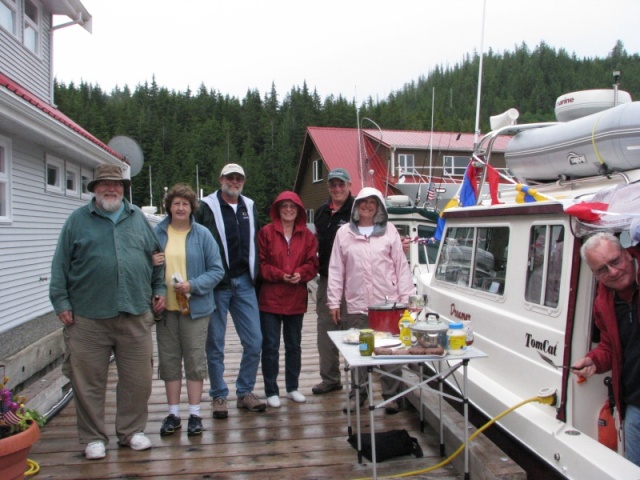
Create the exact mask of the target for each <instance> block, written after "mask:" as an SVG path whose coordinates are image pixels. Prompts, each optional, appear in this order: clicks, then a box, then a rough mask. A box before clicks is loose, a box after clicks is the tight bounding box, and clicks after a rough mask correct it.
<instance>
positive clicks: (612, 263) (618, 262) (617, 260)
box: [593, 255, 624, 277]
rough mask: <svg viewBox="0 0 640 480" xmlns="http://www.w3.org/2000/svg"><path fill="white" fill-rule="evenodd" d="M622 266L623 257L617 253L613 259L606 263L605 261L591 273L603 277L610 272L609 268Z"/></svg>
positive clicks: (619, 268)
mask: <svg viewBox="0 0 640 480" xmlns="http://www.w3.org/2000/svg"><path fill="white" fill-rule="evenodd" d="M623 266H624V259H623V258H622V255H618V256H617V257H616V258H614V259H613V260H611V261H609V262H608V263H605V264H604V265H602V266H601V267H600V268H598V269H597V270H594V271H593V273H594V274H595V276H596V277H603V276H605V275H607V274H609V273H611V270H621V269H622V268H623Z"/></svg>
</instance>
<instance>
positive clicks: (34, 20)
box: [23, 0, 40, 55]
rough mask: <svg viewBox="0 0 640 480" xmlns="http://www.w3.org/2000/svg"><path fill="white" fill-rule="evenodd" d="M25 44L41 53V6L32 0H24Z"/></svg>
mask: <svg viewBox="0 0 640 480" xmlns="http://www.w3.org/2000/svg"><path fill="white" fill-rule="evenodd" d="M23 41H24V45H25V47H27V48H28V49H29V50H31V51H32V52H33V53H35V54H36V55H40V7H38V6H37V5H36V4H35V3H34V2H32V1H31V0H24V40H23Z"/></svg>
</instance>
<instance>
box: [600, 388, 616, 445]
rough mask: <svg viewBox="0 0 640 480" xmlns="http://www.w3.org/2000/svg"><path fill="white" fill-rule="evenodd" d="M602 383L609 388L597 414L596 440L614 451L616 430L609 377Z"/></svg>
mask: <svg viewBox="0 0 640 480" xmlns="http://www.w3.org/2000/svg"><path fill="white" fill-rule="evenodd" d="M604 384H605V385H606V386H607V387H608V388H609V393H610V395H609V398H607V400H606V401H605V402H604V405H603V406H602V408H601V409H600V414H599V415H598V442H600V443H601V444H603V445H604V446H605V447H609V448H610V449H611V450H613V451H614V452H617V451H618V431H617V430H616V422H615V416H614V412H615V404H614V401H613V398H612V397H613V389H612V386H611V377H607V378H605V380H604Z"/></svg>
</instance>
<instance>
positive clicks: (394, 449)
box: [347, 430, 423, 462]
mask: <svg viewBox="0 0 640 480" xmlns="http://www.w3.org/2000/svg"><path fill="white" fill-rule="evenodd" d="M360 438H361V442H362V455H364V456H365V457H366V458H368V459H369V461H371V433H364V432H363V433H362V434H361V435H360ZM347 442H349V443H350V444H351V446H352V447H353V448H355V449H356V450H357V449H358V436H357V435H356V434H355V433H354V434H353V435H349V438H348V439H347ZM409 454H413V455H415V456H416V457H418V458H419V457H422V456H423V453H422V448H420V444H419V443H418V439H417V438H414V437H411V436H409V432H407V431H406V430H389V431H388V432H377V433H376V462H384V461H385V460H388V459H390V458H394V457H401V456H403V455H409Z"/></svg>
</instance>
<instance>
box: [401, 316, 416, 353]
mask: <svg viewBox="0 0 640 480" xmlns="http://www.w3.org/2000/svg"><path fill="white" fill-rule="evenodd" d="M411 325H413V317H412V316H411V314H410V313H409V310H405V311H404V313H403V314H402V317H400V321H399V322H398V328H399V330H400V341H401V342H402V344H403V345H404V346H406V347H410V346H411V343H412V342H411V336H412V332H411V328H409V327H410V326H411Z"/></svg>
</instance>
